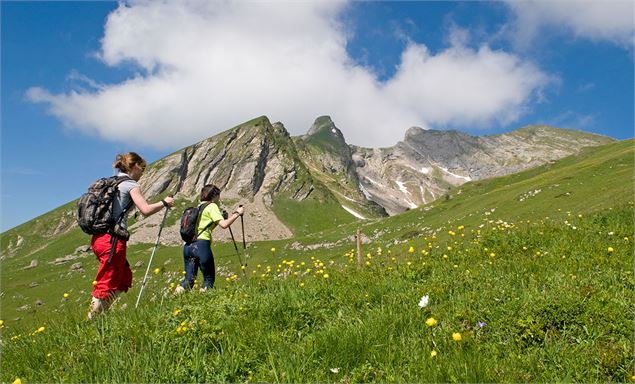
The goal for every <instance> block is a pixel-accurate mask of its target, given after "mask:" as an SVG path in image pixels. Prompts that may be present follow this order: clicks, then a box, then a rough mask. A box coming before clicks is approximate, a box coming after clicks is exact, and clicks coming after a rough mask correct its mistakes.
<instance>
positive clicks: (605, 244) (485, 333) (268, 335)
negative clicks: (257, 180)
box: [0, 140, 635, 382]
mask: <svg viewBox="0 0 635 384" xmlns="http://www.w3.org/2000/svg"><path fill="white" fill-rule="evenodd" d="M633 144H634V141H633V140H627V141H622V142H617V143H613V144H609V145H605V146H602V147H597V148H588V149H586V150H584V151H583V152H582V153H581V154H580V155H578V156H572V157H569V158H566V159H563V160H561V161H558V162H555V163H553V164H548V165H545V166H542V167H538V168H534V169H531V170H528V171H525V172H522V173H519V174H515V175H510V176H506V177H501V178H496V179H491V180H481V181H477V182H471V183H468V184H465V185H463V186H461V187H460V188H457V189H455V190H451V192H450V194H449V195H448V197H447V198H446V199H443V198H442V199H440V200H438V201H436V202H434V203H432V204H430V205H428V206H426V207H423V208H421V209H417V210H412V211H408V212H406V213H404V214H401V215H398V216H395V217H391V218H387V219H378V220H373V221H365V222H362V224H360V223H351V224H339V225H331V226H328V227H327V228H325V229H324V230H323V231H321V232H318V233H311V234H307V235H306V236H304V237H296V238H294V239H290V240H287V241H275V242H273V241H271V242H259V243H253V244H249V245H248V250H247V254H248V256H249V259H248V267H247V274H248V275H249V276H250V278H249V279H244V278H242V277H241V276H242V275H241V274H240V270H239V264H238V260H237V257H236V255H235V253H234V252H233V251H234V250H233V245H231V244H218V245H217V246H216V247H215V249H214V252H215V255H216V259H217V267H218V269H219V273H218V280H217V283H218V285H217V288H218V289H215V290H214V291H213V292H210V293H207V294H198V293H190V294H187V295H184V296H181V297H177V298H175V297H172V296H171V295H170V294H169V292H170V291H171V289H172V287H173V286H174V284H176V283H178V281H179V280H180V276H181V268H182V261H181V260H182V259H181V256H180V252H181V249H180V248H178V247H173V248H170V247H161V248H160V249H159V251H158V252H157V256H156V258H155V261H154V262H153V270H154V268H158V270H157V271H156V273H155V272H154V271H153V273H152V274H151V278H150V281H149V285H148V287H147V289H146V291H145V292H144V297H143V298H142V305H141V307H140V308H139V309H134V308H133V307H134V302H135V300H136V296H137V293H138V285H139V284H138V283H139V282H140V280H141V279H142V277H143V273H144V272H145V264H144V265H143V266H141V267H138V268H136V271H135V282H136V283H137V284H136V285H137V287H135V288H134V289H133V290H132V291H131V292H129V293H128V294H127V295H125V296H124V297H123V299H122V300H121V302H120V303H118V309H115V310H113V311H112V312H111V313H110V314H109V315H108V316H106V317H103V318H101V319H99V320H98V321H96V322H94V323H88V322H85V321H84V320H83V317H84V316H85V312H86V308H87V305H88V302H89V299H90V290H91V283H90V282H91V281H92V278H93V276H94V273H95V267H96V266H95V264H96V263H95V262H94V259H92V255H91V254H88V255H87V257H85V258H80V259H78V260H80V261H82V263H83V265H84V268H85V270H86V271H85V272H84V273H82V272H72V271H69V264H68V263H67V264H62V265H49V264H48V263H47V261H51V260H53V259H54V258H56V257H59V256H63V255H65V254H72V253H73V252H74V250H75V248H76V247H77V246H78V245H81V244H87V243H88V237H87V236H85V235H83V234H81V233H79V234H78V233H74V232H71V233H68V234H66V235H63V236H61V237H57V238H56V237H51V238H49V239H48V240H47V242H46V247H44V248H43V249H40V250H38V249H37V247H35V246H32V247H33V249H29V252H28V253H25V254H22V253H16V254H15V255H11V256H9V255H7V256H6V257H5V255H6V253H5V252H6V249H7V248H5V245H6V244H8V243H9V242H13V243H14V244H15V241H16V239H15V238H12V237H11V236H15V235H14V234H13V233H12V232H11V231H8V232H7V233H5V234H3V239H2V249H3V257H5V258H4V259H3V261H2V272H1V273H2V274H1V278H2V280H1V281H2V293H1V294H0V297H1V298H2V304H1V308H0V309H1V315H0V317H1V318H2V319H3V325H1V326H0V327H2V330H1V332H2V343H3V344H2V345H3V349H2V360H3V369H2V374H1V376H0V380H2V381H13V380H14V379H15V378H16V377H19V378H21V379H22V380H23V382H28V381H40V382H41V381H45V382H49V381H56V382H57V381H74V382H82V381H94V380H98V381H116V382H155V381H161V382H177V381H194V380H195V381H232V382H234V381H265V382H273V381H276V382H278V381H293V382H297V381H320V382H326V381H329V382H330V381H343V382H353V381H355V382H360V381H361V382H368V381H408V382H422V381H425V382H503V381H506V382H510V381H513V382H521V381H522V382H554V381H578V382H590V381H602V382H607V381H618V382H625V381H630V380H631V377H632V372H633V369H634V367H633V360H632V345H633V343H634V341H635V340H634V337H633V323H632V317H633V315H634V314H635V309H634V307H633V302H632V292H633V289H634V286H635V280H634V277H633V270H632V260H633V258H632V257H633V176H634V172H633V171H634V170H633V163H634V161H633V160H634V145H633ZM319 208H320V207H319V206H316V208H315V210H316V212H319ZM289 211H290V212H291V210H289ZM316 215H319V213H316ZM358 226H359V228H360V229H361V230H362V232H363V234H364V235H365V237H366V238H368V240H367V241H365V244H364V245H363V253H362V265H361V266H358V265H357V257H356V255H355V252H354V243H355V241H354V238H353V237H352V235H353V234H354V233H355V231H356V230H357V228H358ZM45 240H46V239H43V240H42V241H45ZM150 252H151V245H140V246H132V247H130V249H129V261H130V264H131V265H135V264H136V263H137V262H138V261H145V262H147V260H148V257H149V254H150ZM34 258H37V259H38V260H39V265H38V267H36V268H33V269H26V270H25V269H22V268H24V267H25V266H28V264H29V262H30V261H31V259H34ZM73 262H75V261H73ZM32 282H37V283H38V284H39V285H38V286H36V287H34V288H29V285H30V284H31V283H32ZM64 293H68V294H69V296H68V297H67V298H64V297H63V294H64ZM424 295H428V296H429V303H428V305H427V306H426V307H425V308H423V309H422V308H419V306H418V305H417V304H418V303H419V300H420V299H421V298H422V296H424ZM38 299H39V300H40V301H41V302H42V305H39V306H38V305H36V304H35V302H36V300H38ZM26 305H28V306H29V308H28V309H23V310H18V309H19V308H21V307H24V306H26ZM18 317H20V318H21V319H20V320H16V318H18ZM431 318H433V319H434V320H435V321H436V324H434V321H432V320H430V319H431ZM427 324H430V325H432V326H429V325H427ZM41 327H44V329H43V330H42V331H39V332H38V329H41ZM453 334H455V335H454V338H457V339H458V337H459V336H458V334H460V338H461V340H454V339H453ZM112 356H118V357H119V358H116V359H113V358H111V357H112ZM33 362H38V363H37V364H34V363H33Z"/></svg>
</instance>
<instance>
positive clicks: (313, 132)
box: [302, 116, 348, 153]
mask: <svg viewBox="0 0 635 384" xmlns="http://www.w3.org/2000/svg"><path fill="white" fill-rule="evenodd" d="M302 139H303V140H304V142H305V143H306V144H308V145H313V146H315V147H320V148H324V149H327V150H329V151H331V152H333V151H334V152H336V153H339V152H341V151H342V149H343V148H348V144H346V139H344V135H343V134H342V131H340V130H339V128H337V127H336V126H335V123H334V122H333V120H331V117H330V116H320V117H318V118H317V119H315V122H314V123H313V125H312V126H311V128H310V129H309V131H308V132H307V134H306V135H304V136H302Z"/></svg>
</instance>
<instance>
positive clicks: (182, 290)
mask: <svg viewBox="0 0 635 384" xmlns="http://www.w3.org/2000/svg"><path fill="white" fill-rule="evenodd" d="M182 293H185V288H183V287H182V286H180V285H178V286H177V287H176V289H175V290H174V294H175V295H180V294H182Z"/></svg>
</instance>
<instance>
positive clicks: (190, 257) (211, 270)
mask: <svg viewBox="0 0 635 384" xmlns="http://www.w3.org/2000/svg"><path fill="white" fill-rule="evenodd" d="M201 201H202V202H203V204H201V206H200V209H199V210H200V211H202V212H201V213H200V214H199V215H198V225H197V226H196V233H197V235H196V236H195V239H194V241H192V242H190V243H186V244H185V245H184V246H183V263H184V266H185V279H184V280H183V281H182V282H181V284H180V285H179V286H177V287H176V291H175V293H176V294H181V293H183V292H185V291H186V290H190V289H192V287H193V286H194V280H195V279H196V275H197V273H198V268H199V267H200V268H201V272H202V273H203V285H202V287H201V289H200V291H201V292H205V291H206V290H208V289H211V288H212V287H213V286H214V281H215V279H216V267H215V265H214V254H213V253H212V230H213V229H214V228H215V227H216V226H217V225H218V226H220V227H221V228H223V229H227V228H229V226H230V225H232V223H233V222H234V221H236V219H238V218H239V217H240V216H242V214H243V212H244V208H243V207H242V206H239V207H238V208H236V210H235V211H234V212H233V213H232V214H231V215H228V216H227V217H226V218H224V217H223V214H222V213H221V211H220V208H218V202H219V201H220V189H219V188H218V187H217V186H215V185H213V184H208V185H206V186H204V187H203V189H202V190H201Z"/></svg>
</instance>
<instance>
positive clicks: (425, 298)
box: [419, 295, 430, 308]
mask: <svg viewBox="0 0 635 384" xmlns="http://www.w3.org/2000/svg"><path fill="white" fill-rule="evenodd" d="M429 301H430V297H429V296H428V295H425V296H423V297H422V298H421V300H420V301H419V307H420V308H425V307H427V306H428V302H429Z"/></svg>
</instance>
